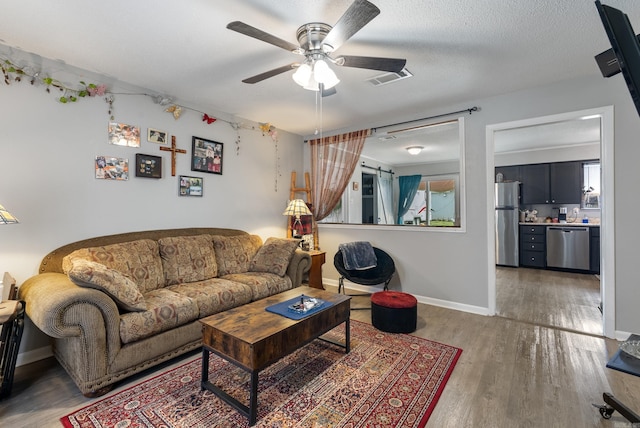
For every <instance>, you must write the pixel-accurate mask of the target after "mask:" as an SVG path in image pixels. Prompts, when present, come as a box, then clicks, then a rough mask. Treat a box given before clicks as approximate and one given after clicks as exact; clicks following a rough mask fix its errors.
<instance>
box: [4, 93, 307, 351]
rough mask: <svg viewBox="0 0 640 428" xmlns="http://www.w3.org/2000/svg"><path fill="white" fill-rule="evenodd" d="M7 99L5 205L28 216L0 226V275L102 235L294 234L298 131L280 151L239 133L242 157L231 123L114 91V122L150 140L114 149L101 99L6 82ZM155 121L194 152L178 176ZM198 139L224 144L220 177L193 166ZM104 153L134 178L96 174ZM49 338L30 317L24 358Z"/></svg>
mask: <svg viewBox="0 0 640 428" xmlns="http://www.w3.org/2000/svg"><path fill="white" fill-rule="evenodd" d="M0 95H1V96H2V100H3V101H2V103H0V118H1V119H0V121H1V126H0V204H2V205H4V206H5V207H6V208H7V209H8V210H9V211H10V212H11V213H13V214H14V215H15V216H16V217H18V218H19V220H20V223H19V224H17V225H6V226H0V274H1V273H2V272H4V271H8V272H10V273H11V274H12V275H13V276H14V277H16V279H17V281H18V284H21V283H22V282H24V281H25V280H26V279H27V278H28V277H30V276H32V275H34V274H36V273H37V270H38V266H39V264H40V261H41V259H42V257H43V256H44V255H46V254H47V253H48V252H49V251H51V250H53V249H55V248H57V247H59V246H61V245H64V244H67V243H70V242H73V241H77V240H80V239H84V238H89V237H94V236H100V235H108V234H112V233H119V232H128V231H137V230H149V229H164V228H176V227H192V226H203V227H229V228H238V229H242V230H246V231H248V232H251V233H256V234H258V235H261V236H262V237H263V239H266V238H267V237H269V236H282V237H284V236H286V229H285V227H286V219H285V217H283V216H282V212H283V210H284V208H285V207H286V203H287V200H288V197H289V182H290V173H291V171H292V170H296V169H297V170H299V171H300V170H301V169H302V167H301V165H302V159H303V144H302V138H301V137H300V136H296V135H293V134H289V133H286V132H283V131H278V134H279V143H278V151H277V153H276V145H275V142H274V141H273V140H272V139H271V138H270V137H269V136H268V135H266V136H263V135H262V133H261V132H259V131H256V130H248V129H241V130H240V135H241V142H240V146H239V152H237V153H236V144H235V141H236V137H237V134H236V131H235V130H234V129H232V127H231V126H230V125H229V124H228V123H225V122H222V121H218V122H216V123H213V124H211V125H207V124H206V123H204V122H202V120H201V115H200V114H199V113H197V112H193V111H189V110H186V111H185V112H184V113H183V115H182V117H181V118H180V119H179V120H174V118H173V116H172V115H171V114H169V113H165V112H164V107H161V106H160V105H157V104H154V103H153V101H152V100H151V98H149V97H145V96H123V95H116V96H115V102H114V114H115V119H116V121H120V122H123V123H128V124H132V125H137V126H140V127H141V131H142V133H143V134H144V138H142V140H143V141H142V143H141V147H140V148H128V147H121V146H113V145H110V144H108V140H107V124H108V122H109V116H108V114H107V104H106V103H105V101H104V100H103V98H101V97H97V98H87V99H81V100H80V101H79V102H77V103H76V104H67V105H63V104H60V103H58V102H57V101H56V100H55V98H54V94H48V93H46V92H45V90H44V88H43V87H32V86H31V85H29V84H28V83H27V82H23V83H15V84H12V85H10V86H5V85H4V84H3V85H2V87H1V88H0ZM208 113H209V114H211V115H214V116H219V117H224V116H222V115H217V112H208ZM268 119H269V118H268V112H265V121H268ZM244 123H245V124H246V125H247V126H255V128H257V124H253V123H251V122H248V121H244ZM274 125H276V126H277V124H274ZM148 127H152V128H157V129H160V130H164V131H167V132H168V133H169V134H172V135H175V136H176V138H177V146H178V147H179V148H182V149H186V150H187V151H188V153H187V154H186V155H185V154H180V155H177V167H176V170H177V171H176V177H172V176H171V162H170V159H171V158H170V155H169V153H168V152H162V151H160V149H159V148H160V146H159V145H157V144H154V143H149V142H147V141H146V132H147V128H148ZM194 135H195V136H198V137H202V138H205V139H210V140H214V141H218V142H221V143H223V144H224V159H223V174H222V175H215V174H206V173H200V172H194V171H190V156H191V137H192V136H194ZM136 153H145V154H151V155H156V156H161V157H162V158H163V165H162V167H163V177H162V179H150V178H138V177H135V174H134V171H133V164H134V161H135V154H136ZM98 155H106V156H114V157H125V158H128V159H129V162H130V168H131V169H132V170H131V171H130V175H131V177H130V178H129V181H126V182H119V181H118V182H117V181H107V180H97V179H95V178H94V169H93V162H94V159H95V157H96V156H98ZM276 162H278V163H279V168H278V169H276ZM181 174H182V175H193V176H199V177H204V195H203V197H179V196H178V175H181ZM276 178H277V190H276ZM6 294H7V290H6V288H5V296H6ZM46 343H47V342H46V338H45V337H44V335H42V333H40V332H39V331H37V330H36V329H35V328H34V327H33V325H32V324H30V323H28V324H27V328H26V330H25V334H24V337H23V342H22V346H21V355H22V354H23V353H25V352H29V351H32V350H34V349H38V348H40V347H42V346H45V345H46Z"/></svg>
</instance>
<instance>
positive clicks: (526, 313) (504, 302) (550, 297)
mask: <svg viewBox="0 0 640 428" xmlns="http://www.w3.org/2000/svg"><path fill="white" fill-rule="evenodd" d="M599 305H600V280H599V278H598V277H597V276H596V275H592V274H578V273H569V272H559V271H552V270H543V269H528V268H508V267H497V268H496V313H497V315H498V316H500V317H504V318H508V319H513V320H518V321H522V322H527V323H531V324H536V325H541V326H547V327H555V328H560V329H564V330H568V331H577V332H581V333H587V334H592V335H597V336H601V335H602V334H603V330H602V314H601V313H600V310H599V309H598V306H599Z"/></svg>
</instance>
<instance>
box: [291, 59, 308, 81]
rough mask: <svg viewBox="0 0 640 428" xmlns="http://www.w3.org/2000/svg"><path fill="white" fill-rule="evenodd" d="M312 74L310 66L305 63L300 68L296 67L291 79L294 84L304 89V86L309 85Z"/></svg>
mask: <svg viewBox="0 0 640 428" xmlns="http://www.w3.org/2000/svg"><path fill="white" fill-rule="evenodd" d="M312 72H313V71H312V69H311V66H310V65H309V64H307V63H306V62H305V63H304V64H302V65H301V66H300V67H298V69H297V70H296V72H295V73H293V76H292V77H293V80H294V82H296V83H297V84H298V85H300V86H302V87H305V86H306V85H308V84H309V80H310V79H311V77H312Z"/></svg>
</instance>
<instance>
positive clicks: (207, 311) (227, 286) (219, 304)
mask: <svg viewBox="0 0 640 428" xmlns="http://www.w3.org/2000/svg"><path fill="white" fill-rule="evenodd" d="M167 288H168V289H169V290H171V291H175V292H176V293H178V294H180V295H183V296H187V297H189V298H191V299H193V300H194V301H195V302H196V303H197V304H198V311H199V315H198V318H203V317H207V316H209V315H213V314H216V313H218V312H222V311H226V310H227V309H231V308H235V307H238V306H241V305H244V304H245V303H249V302H251V299H252V298H253V291H252V289H251V287H249V286H248V285H245V284H242V283H240V282H234V281H229V280H226V279H221V278H211V279H207V280H205V281H198V282H191V283H185V284H178V285H172V286H169V287H167Z"/></svg>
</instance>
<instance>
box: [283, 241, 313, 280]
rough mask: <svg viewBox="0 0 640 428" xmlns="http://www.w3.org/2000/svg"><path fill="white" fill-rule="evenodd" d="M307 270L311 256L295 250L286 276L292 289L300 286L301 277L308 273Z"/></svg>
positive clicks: (309, 267)
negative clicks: (289, 279)
mask: <svg viewBox="0 0 640 428" xmlns="http://www.w3.org/2000/svg"><path fill="white" fill-rule="evenodd" d="M309 269H311V256H310V255H309V253H308V252H306V251H302V250H299V249H297V250H296V252H295V253H294V254H293V257H292V258H291V261H290V262H289V267H288V268H287V275H289V278H291V283H292V284H293V287H294V288H295V287H299V286H300V284H302V277H303V276H304V274H305V273H307V272H309Z"/></svg>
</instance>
